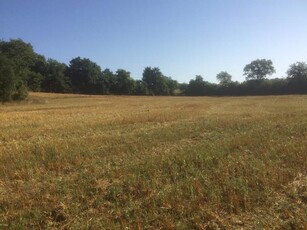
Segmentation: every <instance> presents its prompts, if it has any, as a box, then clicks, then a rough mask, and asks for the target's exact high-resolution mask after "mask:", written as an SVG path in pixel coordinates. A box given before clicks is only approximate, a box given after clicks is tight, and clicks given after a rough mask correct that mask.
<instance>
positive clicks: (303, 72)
mask: <svg viewBox="0 0 307 230" xmlns="http://www.w3.org/2000/svg"><path fill="white" fill-rule="evenodd" d="M287 75H288V78H291V79H296V80H307V64H306V63H305V62H296V63H294V64H292V65H290V67H289V69H288V71H287Z"/></svg>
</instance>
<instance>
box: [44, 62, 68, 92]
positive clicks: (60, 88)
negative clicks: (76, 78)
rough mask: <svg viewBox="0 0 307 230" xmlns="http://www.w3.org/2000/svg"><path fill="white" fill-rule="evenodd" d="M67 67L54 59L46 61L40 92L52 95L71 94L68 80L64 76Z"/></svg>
mask: <svg viewBox="0 0 307 230" xmlns="http://www.w3.org/2000/svg"><path fill="white" fill-rule="evenodd" d="M66 69H67V66H66V65H65V64H63V63H60V62H58V61H56V60H54V59H48V60H47V63H46V70H45V78H44V80H43V82H42V90H43V91H45V92H52V93H68V92H71V82H70V78H69V77H67V76H66V75H65V73H66Z"/></svg>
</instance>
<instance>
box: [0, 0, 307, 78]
mask: <svg viewBox="0 0 307 230" xmlns="http://www.w3.org/2000/svg"><path fill="white" fill-rule="evenodd" d="M306 25H307V1H306V0H248V1H246V0H189V1H187V0H91V1H88V0H52V1H48V0H26V1H25V0H1V1H0V39H3V40H9V39H11V38H14V39H15V38H21V39H23V40H24V41H25V42H29V43H31V44H32V45H33V47H34V50H35V51H36V52H37V53H40V54H43V55H44V56H45V57H46V58H53V59H56V60H58V61H60V62H64V63H66V64H69V61H70V60H71V59H73V58H75V57H77V56H80V57H85V58H89V59H91V60H92V61H94V62H96V63H97V64H98V65H100V66H101V67H102V68H103V69H104V68H110V69H111V70H112V71H116V70H117V69H119V68H122V69H125V70H127V71H129V72H131V76H132V77H133V78H135V79H141V78H142V72H143V70H144V68H145V67H146V66H152V67H159V68H160V69H161V71H162V72H163V74H164V75H166V76H170V77H172V78H173V79H175V80H178V81H179V82H189V80H190V79H192V78H194V77H195V75H202V76H203V78H204V79H205V80H206V81H210V82H216V75H217V74H218V73H219V72H221V71H227V72H228V73H229V74H231V75H232V76H233V80H236V81H243V80H244V79H245V77H244V76H243V68H244V66H245V65H246V64H248V63H250V62H251V61H253V60H255V59H258V58H259V59H262V58H266V59H271V60H272V61H273V65H274V67H275V69H276V73H275V74H274V75H273V76H271V78H274V77H282V76H286V71H287V69H288V68H289V65H290V64H293V63H294V62H296V61H303V62H307V27H306Z"/></svg>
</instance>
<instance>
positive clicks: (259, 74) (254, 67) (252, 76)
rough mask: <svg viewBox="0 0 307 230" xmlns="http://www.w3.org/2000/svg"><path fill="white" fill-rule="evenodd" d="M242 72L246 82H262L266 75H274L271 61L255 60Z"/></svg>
mask: <svg viewBox="0 0 307 230" xmlns="http://www.w3.org/2000/svg"><path fill="white" fill-rule="evenodd" d="M243 71H244V75H246V80H262V79H265V77H266V76H267V75H272V74H273V73H275V68H274V66H273V62H272V61H271V60H266V59H257V60H255V61H252V62H251V63H250V64H248V65H246V66H245V67H244V69H243Z"/></svg>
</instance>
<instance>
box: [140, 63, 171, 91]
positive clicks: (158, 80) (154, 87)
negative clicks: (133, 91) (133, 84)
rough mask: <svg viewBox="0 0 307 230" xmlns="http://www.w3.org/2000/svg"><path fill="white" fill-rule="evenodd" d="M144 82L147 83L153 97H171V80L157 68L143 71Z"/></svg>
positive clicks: (147, 68) (148, 68)
mask: <svg viewBox="0 0 307 230" xmlns="http://www.w3.org/2000/svg"><path fill="white" fill-rule="evenodd" d="M142 81H143V82H145V83H146V85H147V87H148V90H149V93H150V94H152V95H169V94H170V88H169V86H168V83H169V79H168V78H167V77H165V76H163V74H162V73H161V71H160V69H159V68H157V67H154V68H151V67H146V68H145V69H144V71H143V78H142Z"/></svg>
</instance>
